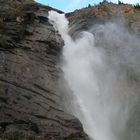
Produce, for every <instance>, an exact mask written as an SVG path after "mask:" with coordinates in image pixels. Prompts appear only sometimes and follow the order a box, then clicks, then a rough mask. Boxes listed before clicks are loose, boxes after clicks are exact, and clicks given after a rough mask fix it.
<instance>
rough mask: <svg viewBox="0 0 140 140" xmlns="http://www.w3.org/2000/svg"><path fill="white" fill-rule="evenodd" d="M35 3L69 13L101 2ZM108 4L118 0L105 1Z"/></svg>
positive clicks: (52, 0)
mask: <svg viewBox="0 0 140 140" xmlns="http://www.w3.org/2000/svg"><path fill="white" fill-rule="evenodd" d="M35 1H36V2H39V3H42V4H44V5H49V6H51V7H53V8H56V9H59V10H62V11H64V12H71V11H74V10H76V9H80V8H83V7H86V6H88V5H89V4H91V5H94V4H98V3H99V2H102V0H35ZM107 1H109V2H114V3H118V0H107ZM120 1H121V2H123V3H129V4H137V3H140V0H120Z"/></svg>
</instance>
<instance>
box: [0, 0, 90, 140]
mask: <svg viewBox="0 0 140 140" xmlns="http://www.w3.org/2000/svg"><path fill="white" fill-rule="evenodd" d="M0 3H1V4H0V138H1V139H6V140H25V139H26V140H33V139H37V140H88V137H87V135H86V134H85V133H84V132H83V128H82V125H81V123H80V122H79V121H78V120H77V119H76V118H75V117H73V116H71V115H69V114H67V113H65V112H64V111H63V109H62V108H61V106H60V104H61V96H60V92H59V88H58V78H59V72H60V69H59V67H58V65H57V64H58V62H59V58H60V54H61V49H62V46H63V41H62V39H61V37H60V35H58V33H56V32H55V30H54V28H53V27H52V25H50V24H49V22H48V18H47V15H48V11H49V10H51V9H52V8H51V7H47V6H46V7H45V6H43V5H40V4H37V3H34V2H33V1H27V0H21V1H20V0H17V1H14V0H11V1H6V0H0ZM53 10H55V9H53ZM57 11H58V10H57ZM58 12H60V13H62V12H61V11H58Z"/></svg>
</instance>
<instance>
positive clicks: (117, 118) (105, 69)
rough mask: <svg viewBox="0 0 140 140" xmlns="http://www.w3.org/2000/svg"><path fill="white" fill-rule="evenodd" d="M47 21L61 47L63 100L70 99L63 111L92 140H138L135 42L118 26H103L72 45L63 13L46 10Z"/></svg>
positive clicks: (138, 52)
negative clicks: (63, 85) (67, 90)
mask: <svg viewBox="0 0 140 140" xmlns="http://www.w3.org/2000/svg"><path fill="white" fill-rule="evenodd" d="M49 20H50V22H51V23H52V24H53V26H54V28H55V29H56V30H58V32H59V33H60V35H61V36H62V39H63V40H64V43H65V45H64V47H63V56H62V57H63V62H62V63H63V64H62V67H61V68H62V70H63V73H64V75H63V77H64V79H65V80H66V81H67V83H68V86H69V88H70V90H71V92H68V93H65V95H64V96H68V97H70V96H72V99H71V98H67V103H68V102H69V103H70V104H67V106H68V107H67V108H68V109H71V113H72V114H73V115H75V116H76V117H77V118H79V120H80V121H81V122H82V124H83V127H84V130H85V132H86V133H87V134H88V135H89V136H90V138H91V139H94V140H138V139H139V138H140V137H139V134H138V132H137V128H135V130H134V131H132V129H133V124H134V123H135V122H134V120H133V115H132V113H133V112H134V111H133V110H135V109H134V107H136V106H138V101H139V83H140V82H139V81H140V63H139V60H140V46H139V43H140V41H139V39H138V38H137V37H136V36H135V35H131V34H130V33H129V31H128V30H127V29H126V28H125V27H124V26H123V25H121V26H119V25H117V24H115V23H105V24H103V25H95V26H93V27H92V28H91V29H90V30H89V31H83V32H81V33H80V34H79V35H78V37H77V38H76V39H75V40H73V39H72V38H71V36H70V35H69V34H68V32H69V26H68V24H69V23H68V21H67V19H66V18H65V15H64V14H59V13H57V12H55V11H50V12H49ZM77 26H78V25H77ZM61 84H62V83H61ZM61 86H62V85H61ZM69 93H70V94H71V95H70V96H69V95H67V94H69ZM136 112H137V111H136ZM136 114H137V113H136ZM137 119H138V118H137ZM130 124H132V125H130Z"/></svg>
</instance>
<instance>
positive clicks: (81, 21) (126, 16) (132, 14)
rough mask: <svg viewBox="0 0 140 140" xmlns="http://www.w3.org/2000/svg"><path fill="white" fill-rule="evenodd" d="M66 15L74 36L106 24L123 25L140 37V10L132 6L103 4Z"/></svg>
mask: <svg viewBox="0 0 140 140" xmlns="http://www.w3.org/2000/svg"><path fill="white" fill-rule="evenodd" d="M66 15H67V17H68V19H69V21H70V26H71V31H70V34H72V35H74V34H76V33H78V32H79V31H81V30H88V29H90V28H91V27H92V26H94V25H96V24H104V23H106V22H115V23H117V24H119V23H123V24H124V25H125V27H127V28H129V30H131V31H132V32H134V33H136V34H137V35H140V9H139V8H134V7H133V6H132V5H127V4H119V5H118V4H113V3H108V2H103V3H100V4H99V5H97V6H93V7H90V8H84V9H81V10H76V11H74V12H72V13H68V14H66Z"/></svg>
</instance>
